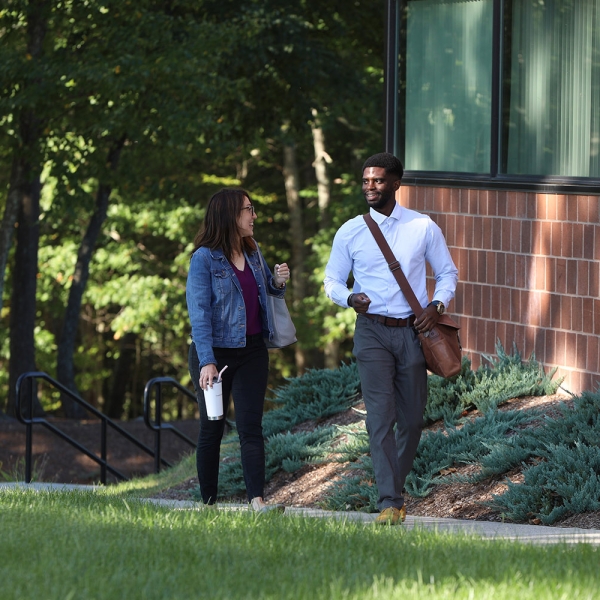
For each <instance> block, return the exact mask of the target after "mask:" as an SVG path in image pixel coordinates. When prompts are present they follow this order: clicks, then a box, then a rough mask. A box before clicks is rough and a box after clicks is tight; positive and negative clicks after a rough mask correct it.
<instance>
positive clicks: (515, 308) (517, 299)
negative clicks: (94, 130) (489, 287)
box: [510, 290, 521, 323]
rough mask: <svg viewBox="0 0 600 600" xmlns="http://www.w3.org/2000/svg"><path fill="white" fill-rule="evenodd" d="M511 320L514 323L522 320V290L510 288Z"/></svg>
mask: <svg viewBox="0 0 600 600" xmlns="http://www.w3.org/2000/svg"><path fill="white" fill-rule="evenodd" d="M510 320H511V321H512V322H513V323H520V322H521V291H520V290H510Z"/></svg>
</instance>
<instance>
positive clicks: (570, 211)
mask: <svg viewBox="0 0 600 600" xmlns="http://www.w3.org/2000/svg"><path fill="white" fill-rule="evenodd" d="M567 219H568V220H569V221H572V222H573V223H575V222H576V221H577V196H567Z"/></svg>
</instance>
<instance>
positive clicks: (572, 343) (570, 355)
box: [563, 331, 577, 367]
mask: <svg viewBox="0 0 600 600" xmlns="http://www.w3.org/2000/svg"><path fill="white" fill-rule="evenodd" d="M576 356H577V334H576V333H573V332H572V331H569V332H567V339H566V347H565V361H564V363H563V364H565V365H566V366H568V367H572V366H573V365H574V362H575V357H576Z"/></svg>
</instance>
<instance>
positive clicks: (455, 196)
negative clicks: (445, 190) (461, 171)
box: [450, 188, 460, 214]
mask: <svg viewBox="0 0 600 600" xmlns="http://www.w3.org/2000/svg"><path fill="white" fill-rule="evenodd" d="M450 210H451V211H452V212H453V213H454V214H456V213H458V212H460V190H459V189H457V188H452V189H451V190H450Z"/></svg>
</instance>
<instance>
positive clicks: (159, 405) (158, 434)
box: [154, 385, 162, 473]
mask: <svg viewBox="0 0 600 600" xmlns="http://www.w3.org/2000/svg"><path fill="white" fill-rule="evenodd" d="M155 412H156V425H157V426H158V428H157V430H156V436H155V438H154V472H155V473H160V442H161V425H162V386H161V385H157V386H156V405H155Z"/></svg>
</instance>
